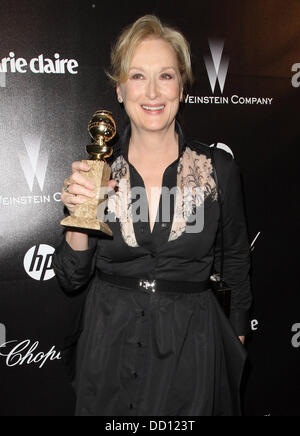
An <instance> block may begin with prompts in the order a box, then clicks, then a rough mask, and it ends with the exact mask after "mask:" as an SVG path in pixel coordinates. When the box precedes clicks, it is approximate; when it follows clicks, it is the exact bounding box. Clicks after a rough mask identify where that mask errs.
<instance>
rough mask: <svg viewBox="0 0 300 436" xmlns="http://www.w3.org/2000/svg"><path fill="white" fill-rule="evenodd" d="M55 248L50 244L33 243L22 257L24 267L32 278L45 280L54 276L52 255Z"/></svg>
mask: <svg viewBox="0 0 300 436" xmlns="http://www.w3.org/2000/svg"><path fill="white" fill-rule="evenodd" d="M54 251H55V249H54V248H53V247H51V246H50V245H45V244H41V245H35V246H34V247H32V248H30V250H28V251H27V253H26V254H25V257H24V269H25V271H26V272H27V274H28V275H29V276H30V277H31V278H32V279H34V280H39V281H47V280H51V279H52V278H53V277H54V276H55V272H54V269H53V267H52V257H53V253H54Z"/></svg>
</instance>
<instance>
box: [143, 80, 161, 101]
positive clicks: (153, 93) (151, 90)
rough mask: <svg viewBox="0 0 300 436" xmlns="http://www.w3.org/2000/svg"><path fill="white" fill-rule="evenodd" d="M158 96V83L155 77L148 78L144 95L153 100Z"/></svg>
mask: <svg viewBox="0 0 300 436" xmlns="http://www.w3.org/2000/svg"><path fill="white" fill-rule="evenodd" d="M158 96H159V84H158V83H157V81H156V80H155V79H149V81H148V83H147V89H146V97H148V98H149V99H151V100H154V99H155V98H157V97H158Z"/></svg>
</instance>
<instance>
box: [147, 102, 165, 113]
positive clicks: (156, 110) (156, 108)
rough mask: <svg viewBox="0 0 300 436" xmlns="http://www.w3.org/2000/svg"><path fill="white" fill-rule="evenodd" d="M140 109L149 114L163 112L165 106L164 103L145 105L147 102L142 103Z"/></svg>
mask: <svg viewBox="0 0 300 436" xmlns="http://www.w3.org/2000/svg"><path fill="white" fill-rule="evenodd" d="M141 107H142V109H143V110H144V111H145V112H147V113H148V114H150V115H157V114H160V113H162V112H163V110H164V108H165V107H166V106H165V105H164V104H160V105H155V106H154V105H147V104H143V105H142V106H141Z"/></svg>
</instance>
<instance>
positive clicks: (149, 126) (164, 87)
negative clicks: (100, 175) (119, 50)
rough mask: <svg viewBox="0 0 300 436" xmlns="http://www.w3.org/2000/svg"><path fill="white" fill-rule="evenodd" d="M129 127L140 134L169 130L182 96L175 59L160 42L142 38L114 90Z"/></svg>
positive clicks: (170, 47) (171, 50)
mask: <svg viewBox="0 0 300 436" xmlns="http://www.w3.org/2000/svg"><path fill="white" fill-rule="evenodd" d="M117 95H118V98H119V99H121V100H123V103H124V106H125V110H126V112H127V114H128V116H129V118H130V120H131V123H132V125H133V126H134V127H135V128H136V129H138V130H142V131H148V132H154V131H163V130H166V129H168V128H169V127H170V126H171V124H172V123H173V122H174V120H175V116H176V114H177V112H178V108H179V102H180V100H181V99H182V95H183V86H182V80H181V75H180V72H179V68H178V62H177V57H176V54H175V51H174V49H173V48H172V46H171V45H170V44H168V43H167V42H165V41H164V40H162V39H145V40H143V41H142V42H141V43H140V44H139V45H138V46H137V48H136V50H135V51H134V53H133V56H132V59H131V62H130V68H129V74H128V79H127V81H126V82H125V83H122V84H120V85H119V86H118V87H117Z"/></svg>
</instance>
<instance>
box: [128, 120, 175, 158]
mask: <svg viewBox="0 0 300 436" xmlns="http://www.w3.org/2000/svg"><path fill="white" fill-rule="evenodd" d="M176 154H178V134H177V133H176V131H175V122H174V123H173V124H172V125H171V126H170V127H169V128H168V129H166V130H163V131H159V132H151V131H145V130H141V129H137V128H136V127H135V126H133V125H132V126H131V138H130V143H129V157H130V156H133V157H135V158H139V157H142V158H147V160H150V161H151V159H152V160H154V161H155V159H161V158H162V157H167V156H170V155H171V156H174V155H176Z"/></svg>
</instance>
